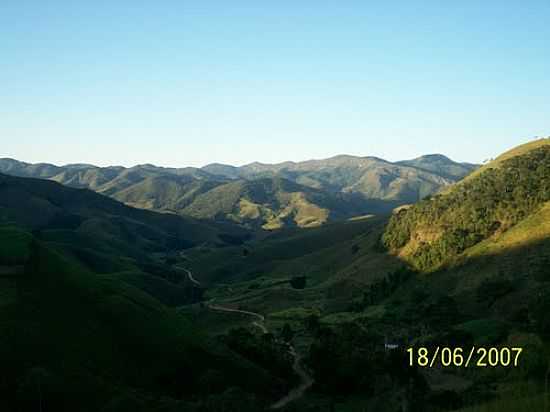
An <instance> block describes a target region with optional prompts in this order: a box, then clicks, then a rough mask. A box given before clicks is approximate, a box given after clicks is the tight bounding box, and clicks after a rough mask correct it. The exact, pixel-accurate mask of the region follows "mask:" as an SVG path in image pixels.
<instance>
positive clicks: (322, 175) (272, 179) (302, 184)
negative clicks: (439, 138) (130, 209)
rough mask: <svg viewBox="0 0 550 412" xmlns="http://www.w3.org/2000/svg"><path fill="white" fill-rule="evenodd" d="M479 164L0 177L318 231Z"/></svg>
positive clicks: (312, 164)
mask: <svg viewBox="0 0 550 412" xmlns="http://www.w3.org/2000/svg"><path fill="white" fill-rule="evenodd" d="M476 168H477V166H476V165H474V164H469V163H457V162H454V161H452V160H450V159H449V158H447V157H445V156H443V155H427V156H422V157H419V158H417V159H413V160H408V161H401V162H394V163H392V162H388V161H386V160H383V159H379V158H376V157H356V156H348V155H340V156H335V157H332V158H329V159H323V160H309V161H304V162H284V163H279V164H262V163H251V164H248V165H245V166H241V167H235V166H229V165H223V164H209V165H207V166H204V167H202V168H193V167H186V168H164V167H158V166H154V165H149V164H145V165H138V166H134V167H130V168H125V167H121V166H111V167H97V166H93V165H87V164H70V165H65V166H55V165H51V164H46V163H40V164H29V163H24V162H21V161H17V160H13V159H0V172H1V173H5V174H9V175H13V176H19V177H35V178H42V179H49V180H54V181H56V182H59V183H62V184H64V185H67V186H70V187H74V188H87V189H91V190H94V191H96V192H98V193H101V194H104V195H107V196H110V197H112V198H114V199H116V200H119V201H121V202H124V203H126V204H127V205H130V206H134V207H138V208H142V209H150V210H155V211H162V212H171V213H177V214H181V215H188V216H192V217H196V218H206V219H215V220H219V221H230V222H237V223H240V224H243V225H245V226H248V227H252V228H259V227H263V228H264V229H276V228H280V227H288V226H299V227H311V226H318V225H321V224H323V223H325V222H328V221H334V220H341V219H345V218H350V217H353V216H357V215H363V214H369V213H377V214H378V213H388V212H389V211H390V210H392V209H393V208H394V207H396V206H399V205H402V204H408V203H413V202H416V201H418V200H420V199H422V198H424V197H426V196H428V195H431V194H433V193H436V192H438V191H440V190H441V189H442V188H443V187H446V186H448V185H450V184H452V183H455V182H456V181H458V180H460V179H462V178H463V177H464V176H466V175H468V174H469V173H470V172H471V171H473V170H474V169H476Z"/></svg>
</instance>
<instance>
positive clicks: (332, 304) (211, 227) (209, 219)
mask: <svg viewBox="0 0 550 412" xmlns="http://www.w3.org/2000/svg"><path fill="white" fill-rule="evenodd" d="M549 142H550V140H549V139H543V140H538V141H536V142H532V143H530V144H529V145H527V146H521V147H519V148H516V149H513V150H511V151H510V152H507V153H505V154H503V155H502V156H501V157H497V158H496V159H495V160H494V161H493V162H492V163H488V164H486V165H484V166H482V167H481V168H480V169H478V170H476V171H474V172H473V173H472V174H470V175H468V176H467V177H466V178H465V179H463V180H458V178H456V179H457V181H456V183H454V184H453V185H450V186H449V185H447V184H445V185H443V186H441V187H439V189H438V191H437V192H432V193H430V194H429V195H427V196H426V197H425V198H424V199H422V200H419V201H418V202H415V203H414V204H410V205H408V206H406V207H398V208H396V209H395V210H393V211H390V212H389V213H386V212H385V213H380V212H379V213H369V214H366V213H363V212H365V210H358V212H361V213H358V214H357V215H355V214H353V215H354V216H355V218H351V217H352V216H350V215H347V214H346V213H342V214H341V215H335V216H338V218H335V220H330V219H329V220H327V221H324V222H322V224H314V225H308V224H304V225H300V224H289V225H286V224H285V225H281V226H277V227H272V226H268V227H264V228H263V229H262V225H259V226H258V225H257V224H251V223H250V222H248V223H247V222H238V221H233V222H231V219H227V218H223V219H217V218H215V215H208V216H206V215H205V216H203V217H201V218H200V219H199V218H197V217H196V216H195V217H194V216H193V215H194V214H190V215H187V214H185V213H176V212H170V213H167V212H166V211H164V212H163V213H159V212H158V211H155V210H145V209H148V208H133V207H131V206H129V205H128V204H126V205H125V204H123V203H120V202H119V201H117V200H115V199H112V198H111V197H110V196H105V195H104V194H101V191H98V192H99V193H96V192H95V191H91V190H89V189H88V188H74V187H70V186H71V185H62V184H60V183H58V182H55V181H52V179H51V178H49V177H47V176H48V174H51V173H53V172H51V171H49V172H47V170H48V168H45V169H44V170H46V171H44V170H43V169H41V168H38V170H42V171H41V172H40V173H41V174H42V178H32V177H21V176H8V175H5V174H3V175H0V240H1V245H2V248H1V250H0V286H1V293H0V331H1V333H2V336H3V337H4V339H2V341H1V342H0V360H1V361H2V362H3V365H5V370H6V371H7V374H6V375H5V376H6V377H8V378H3V380H0V394H1V395H2V396H1V397H0V399H2V400H1V401H0V407H2V408H3V410H8V411H11V410H14V411H15V410H18V411H19V410H24V411H26V410H29V411H30V410H34V409H35V407H36V405H37V404H46V405H48V406H47V408H48V410H55V409H57V410H63V409H66V408H71V409H73V410H90V411H92V410H106V411H107V410H117V411H118V410H121V411H122V410H133V411H159V412H160V411H180V410H188V411H197V412H199V411H200V412H203V411H207V412H217V411H227V410H229V411H233V410H234V411H245V412H246V411H261V410H270V409H276V410H282V411H312V412H313V411H327V412H329V411H342V412H344V411H345V412H347V411H350V412H355V411H357V412H360V411H363V410H377V411H381V412H385V411H387V412H393V411H396V410H399V408H401V410H403V408H404V409H405V410H409V411H428V412H431V411H433V412H439V411H473V410H476V411H480V412H485V411H489V410H493V409H491V408H493V407H494V405H501V406H500V408H502V409H499V410H502V411H505V412H506V411H508V410H514V409H506V406H502V405H503V402H504V404H505V405H516V404H518V402H523V403H525V404H529V403H532V404H534V405H537V404H539V403H540V399H541V397H542V396H543V395H544V391H545V386H544V385H545V382H546V380H547V377H548V370H549V365H550V364H549V363H548V359H549V358H548V354H549V353H550V352H548V349H549V348H550V346H549V345H548V342H549V341H548V336H549V335H548V333H549V332H550V328H549V326H548V319H547V313H548V309H549V308H550V307H549V306H548V302H550V300H549V299H548V297H549V296H550V295H549V293H550V289H548V281H549V280H550V277H549V274H550V272H549V262H550V243H549V242H550V228H549V227H548V221H549V218H548V217H549V210H550V209H549V206H548V205H549V202H550V175H549V171H550V162H549V159H550V143H549ZM348 160H349V159H348ZM441 162H443V165H442V164H441ZM306 163H307V162H306ZM413 163H414V165H413V166H409V165H407V166H406V167H421V168H422V169H423V170H430V168H431V169H433V170H435V171H437V172H438V173H443V172H442V167H444V166H445V165H446V164H447V163H446V161H445V159H443V158H441V157H436V158H428V159H427V160H426V159H424V160H417V161H415V162H413ZM80 167H84V166H79V168H80ZM304 168H305V169H307V170H309V168H311V165H309V164H306V165H290V166H289V165H286V164H285V165H279V166H277V167H275V166H270V167H267V166H265V165H264V166H262V165H255V166H254V167H252V166H251V167H248V168H245V169H244V170H246V173H254V174H260V175H262V177H260V178H258V179H256V178H254V179H251V180H246V181H241V180H236V181H233V180H231V182H228V183H224V184H222V185H221V186H216V188H219V187H223V186H224V185H230V187H233V186H231V185H236V187H239V188H243V187H248V188H251V187H255V189H254V190H252V189H246V190H252V192H246V193H249V194H248V195H247V196H258V199H260V198H261V199H263V200H262V202H265V203H262V204H263V205H264V206H262V207H267V206H265V205H268V204H269V202H271V201H272V200H271V199H272V196H275V197H277V196H282V197H281V199H282V198H283V197H284V196H283V195H282V194H281V193H283V192H284V193H297V190H298V189H299V190H302V191H304V193H306V192H307V191H306V190H305V189H303V187H302V186H297V185H299V184H298V183H294V182H293V181H291V180H287V179H286V178H282V177H280V176H276V177H270V178H268V180H265V179H266V178H265V177H263V174H265V173H268V172H269V173H275V172H276V173H280V172H281V170H284V173H290V172H295V171H296V170H301V169H304ZM456 168H458V169H456ZM35 169H36V168H35ZM35 169H33V170H35ZM205 169H206V170H205V171H204V173H210V172H209V171H208V170H210V171H212V170H215V171H216V172H217V173H218V176H222V177H223V178H224V179H235V176H239V174H240V173H244V172H243V171H240V169H227V168H225V167H221V166H216V167H208V168H205ZM433 170H432V171H433ZM463 171H464V170H463V169H461V168H460V167H458V166H456V165H454V166H453V168H450V169H446V171H445V174H446V177H445V178H446V179H450V178H451V177H452V176H457V175H460V174H461V173H463ZM54 172H58V170H57V169H56V170H55V171H54ZM18 173H19V174H22V173H23V172H18ZM35 173H38V172H36V171H35ZM174 173H175V172H174ZM193 173H194V174H195V176H197V175H199V173H201V172H199V171H197V170H193ZM222 173H223V174H224V175H222ZM281 173H282V172H281ZM308 173H310V172H308ZM430 173H431V172H430ZM174 175H175V174H174ZM311 176H312V175H311V174H310V175H309V177H311ZM44 177H45V178H44ZM50 177H51V176H50ZM54 180H55V179H54ZM302 180H303V178H302ZM266 185H267V186H266ZM274 188H277V191H278V192H277V194H276V195H274V192H273V190H274ZM213 190H215V189H213ZM239 190H240V189H239ZM279 190H280V191H279ZM308 190H309V189H308ZM311 190H319V189H311ZM215 193H216V195H215V196H216V197H218V196H219V197H221V200H220V201H221V202H222V203H223V202H225V201H227V202H228V204H229V205H234V204H235V201H236V200H235V199H240V200H238V202H241V203H242V202H243V199H250V198H251V197H241V196H242V192H240V191H237V192H235V193H234V192H233V191H230V192H226V191H225V190H220V191H217V192H215ZM308 193H310V192H308ZM311 193H318V192H314V191H312V192H311ZM311 193H310V194H311ZM331 193H333V194H334V192H331ZM334 195H335V196H336V194H334ZM232 196H234V197H232ZM311 196H313V195H311ZM226 197H229V198H230V199H229V200H227V199H226ZM197 199H198V200H196V201H198V202H199V203H195V205H201V204H202V203H200V202H201V200H200V196H198V197H197ZM323 199H324V200H323V201H326V199H327V197H324V198H323ZM342 199H343V198H342ZM378 200H380V201H386V200H387V199H386V200H384V199H378ZM417 200H418V199H417ZM246 201H248V202H250V200H246ZM400 202H401V201H399V202H397V203H396V204H397V205H400V204H401V203H400ZM210 203H215V202H213V201H211V200H208V201H205V203H204V204H202V205H203V206H200V207H199V206H196V207H197V210H200V211H207V210H208V208H207V206H208V205H210ZM366 203H367V204H368V201H366ZM319 204H322V202H321V201H319ZM231 207H232V206H231ZM231 207H228V208H227V209H224V210H227V211H232V210H234V209H231ZM247 207H252V206H250V205H249V204H248V205H247ZM332 207H333V209H331V210H338V209H337V208H336V206H332ZM38 210H40V213H37V211H38ZM308 210H309V209H308ZM231 213H232V212H231ZM251 213H252V212H251ZM312 213H313V212H312ZM333 213H335V212H333ZM297 216H300V212H296V214H294V218H296V217H297ZM279 217H280V215H279ZM261 222H263V220H262V221H261ZM295 223H296V221H295ZM264 225H265V224H264ZM21 326H24V327H21ZM388 343H390V345H388ZM444 345H448V346H453V347H468V346H471V345H474V346H476V347H479V346H487V347H490V346H496V347H500V346H506V345H515V346H520V347H522V348H523V349H524V355H522V359H521V362H520V363H519V364H518V367H517V368H489V369H479V368H478V369H475V370H474V369H469V370H466V369H461V368H442V367H435V368H419V367H410V366H408V363H407V362H408V361H407V355H406V348H409V347H428V348H431V347H436V346H444ZM60 360H63V361H62V362H61V361H60ZM37 385H39V386H40V391H37V389H36V388H37ZM67 388H70V391H68V390H67ZM68 393H70V394H71V395H70V396H68V395H67V394H68ZM85 396H93V399H94V401H93V402H89V403H86V404H83V403H82V401H81V400H82V399H83V397H85ZM510 407H512V406H510ZM15 408H17V409H15Z"/></svg>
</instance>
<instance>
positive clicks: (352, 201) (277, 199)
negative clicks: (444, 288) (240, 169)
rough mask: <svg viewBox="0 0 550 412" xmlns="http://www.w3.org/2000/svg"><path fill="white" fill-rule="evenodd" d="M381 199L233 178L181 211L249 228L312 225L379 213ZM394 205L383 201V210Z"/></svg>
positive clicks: (276, 181)
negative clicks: (368, 199) (373, 200)
mask: <svg viewBox="0 0 550 412" xmlns="http://www.w3.org/2000/svg"><path fill="white" fill-rule="evenodd" d="M383 204H384V202H369V201H365V200H364V199H362V198H358V197H356V196H352V195H345V194H333V193H330V192H324V191H321V190H318V189H312V188H309V187H306V186H302V185H299V184H297V183H294V182H292V181H290V180H287V179H282V178H278V177H275V178H258V179H255V180H237V181H234V182H230V183H226V184H223V185H220V186H218V187H216V188H214V189H213V190H210V191H208V192H206V193H203V194H200V195H198V196H197V197H196V199H195V200H194V201H193V203H191V204H190V205H189V206H188V207H186V208H185V209H184V211H183V213H184V214H188V215H190V216H193V217H197V218H207V219H218V220H220V219H221V220H228V221H233V222H236V223H240V224H244V225H246V226H250V227H256V228H257V227H260V226H261V227H262V228H264V229H279V228H281V227H292V226H298V227H313V226H319V225H322V224H324V223H326V222H329V221H334V220H342V219H345V218H348V217H351V216H356V215H361V214H365V213H368V212H369V211H370V212H374V211H376V212H379V211H380V209H382V208H383ZM393 205H394V204H393V203H391V202H387V203H386V204H385V207H386V209H385V210H387V209H388V208H389V207H391V206H393Z"/></svg>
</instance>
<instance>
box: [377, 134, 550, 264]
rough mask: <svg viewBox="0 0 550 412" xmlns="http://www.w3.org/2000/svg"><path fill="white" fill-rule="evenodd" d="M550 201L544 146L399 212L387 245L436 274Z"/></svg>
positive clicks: (510, 156)
mask: <svg viewBox="0 0 550 412" xmlns="http://www.w3.org/2000/svg"><path fill="white" fill-rule="evenodd" d="M528 148H529V149H530V150H529V149H528ZM549 200H550V145H549V144H548V140H544V141H538V142H536V143H535V144H531V145H529V146H522V147H520V148H518V149H516V150H514V151H512V152H509V153H507V154H505V155H503V156H501V157H499V158H497V160H496V161H495V162H493V163H491V164H489V165H486V166H484V167H483V168H482V170H480V171H479V172H476V173H475V175H473V176H471V177H469V178H468V179H466V180H465V181H463V182H461V183H460V184H458V185H456V186H455V187H453V188H452V189H450V190H449V191H448V192H446V193H444V194H440V195H435V196H433V197H431V198H430V199H427V200H424V201H422V202H419V203H418V204H417V205H414V206H413V207H410V208H407V209H401V210H400V211H399V212H396V213H395V214H394V216H393V217H392V219H391V220H390V223H389V225H388V229H387V231H386V233H385V234H384V243H385V244H386V246H387V247H388V248H390V249H391V250H393V251H396V252H397V251H398V252H399V255H400V256H401V257H403V258H405V259H406V260H407V261H409V262H410V263H411V264H413V265H414V266H415V267H417V268H419V269H422V270H429V269H433V268H437V267H438V266H439V265H441V264H444V263H445V262H447V261H448V260H449V259H452V258H454V257H456V256H458V255H460V254H461V253H463V252H464V251H465V250H467V249H468V248H470V247H472V246H474V245H476V244H477V243H479V242H481V241H483V240H484V239H488V238H492V239H498V237H499V236H501V235H502V234H504V233H505V232H506V231H507V230H509V229H510V228H512V227H514V225H516V224H517V223H519V222H520V221H522V220H523V219H525V218H526V217H529V216H530V215H531V214H533V213H536V212H537V211H538V210H539V209H540V208H541V207H543V205H544V204H545V202H547V201H549Z"/></svg>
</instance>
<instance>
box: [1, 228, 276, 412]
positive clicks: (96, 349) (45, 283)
mask: <svg viewBox="0 0 550 412" xmlns="http://www.w3.org/2000/svg"><path fill="white" fill-rule="evenodd" d="M17 232H19V233H17ZM14 236H15V237H17V238H24V239H29V238H30V235H29V234H28V233H25V232H24V231H21V230H19V231H18V230H17V229H16V228H14V227H10V228H9V229H4V228H0V245H2V246H1V247H0V249H1V250H2V251H3V252H5V251H6V249H5V248H4V245H7V241H8V240H10V239H13V238H14ZM31 239H32V238H31ZM19 249H20V250H19V251H20V255H19V256H20V257H27V263H26V270H25V273H24V274H21V275H20V276H19V279H18V281H17V283H11V284H10V290H11V291H12V292H15V291H16V292H17V293H12V294H11V295H12V296H11V298H10V299H9V300H6V296H5V295H7V292H8V290H6V289H3V290H2V294H0V333H1V335H2V337H3V339H2V343H0V360H1V361H2V364H3V369H4V376H7V377H9V378H8V379H7V380H6V379H4V380H0V394H2V401H0V406H2V405H3V402H5V403H6V404H7V405H8V406H6V407H7V408H8V409H7V410H10V409H9V405H11V404H12V403H10V402H13V404H17V405H19V407H23V405H25V402H26V400H27V401H29V402H31V403H34V402H35V401H33V399H37V395H38V394H37V393H36V390H35V388H34V387H31V388H30V389H29V388H27V389H25V388H26V387H25V386H24V385H25V384H24V382H26V381H27V380H29V379H31V381H32V379H35V378H32V376H33V374H34V373H35V372H34V371H35V370H36V368H40V370H44V371H45V372H44V373H45V376H47V377H51V378H44V380H45V381H46V380H47V381H48V382H50V379H51V383H46V382H44V385H45V386H44V389H43V390H44V393H43V396H44V399H45V401H46V402H47V405H48V406H49V407H50V408H57V410H60V409H59V408H60V407H61V405H62V404H63V405H65V406H64V407H67V408H68V407H71V408H72V409H73V410H75V408H76V409H78V410H94V411H95V410H100V409H101V407H102V406H103V405H105V403H106V402H108V401H109V400H110V399H113V398H116V397H118V396H121V395H123V394H129V393H134V392H133V389H131V388H134V389H138V392H139V394H140V395H137V396H138V397H145V398H151V399H154V398H155V397H158V396H160V395H163V396H165V397H184V398H186V399H188V400H193V399H197V398H200V396H203V395H201V393H202V394H204V388H202V387H200V386H199V385H200V382H201V376H202V375H203V374H205V373H209V372H208V371H209V370H216V371H218V372H217V373H221V374H222V376H223V377H224V378H223V379H224V382H226V384H227V385H229V386H241V387H242V388H244V389H245V390H247V391H250V392H255V393H258V394H263V395H262V396H265V395H269V394H271V393H273V392H274V391H275V392H276V388H277V385H279V383H278V381H277V379H276V378H274V377H272V376H270V375H269V373H267V372H266V371H264V370H263V369H261V368H258V367H257V366H255V365H253V364H252V363H250V362H248V361H246V360H245V359H242V358H240V357H239V356H237V355H235V354H233V353H232V352H231V351H229V350H228V349H227V348H225V347H223V346H220V345H219V344H218V343H216V344H214V342H210V341H208V340H207V339H206V338H205V336H204V335H203V334H202V333H201V332H200V330H198V329H196V327H195V326H193V325H192V323H191V322H190V320H189V318H188V317H187V316H184V315H182V314H180V313H178V312H177V311H175V310H174V309H170V308H168V307H166V306H164V305H163V304H161V303H160V302H159V301H157V300H156V299H154V298H152V297H151V296H150V295H149V294H147V293H144V292H143V291H141V290H140V289H138V288H136V287H134V286H131V285H130V284H129V283H128V282H126V281H123V280H125V279H124V278H125V277H127V276H128V274H107V275H97V274H94V273H92V272H90V271H89V270H87V269H86V268H85V267H83V266H82V265H81V264H80V263H79V262H78V261H77V260H75V259H74V258H72V257H71V256H70V255H64V254H63V253H61V252H59V251H53V250H52V249H50V248H49V247H47V246H45V245H44V244H41V243H39V242H37V241H36V240H32V241H31V242H30V243H26V246H22V247H21V248H19ZM2 286H5V285H4V284H3V283H2ZM16 326H17V327H16ZM22 382H23V383H22ZM31 383H32V382H31ZM11 385H16V386H15V388H16V389H17V385H19V389H17V390H25V391H26V392H25V395H24V396H23V397H20V398H19V399H18V400H16V399H15V398H13V396H14V394H15V392H16V391H17V390H16V391H15V392H13V388H14V387H13V386H11ZM61 388H63V389H61ZM59 390H61V391H62V392H60V393H62V394H64V395H63V396H61V397H60V395H56V393H58V392H57V391H59ZM4 391H7V392H4ZM3 392H4V393H3ZM8 392H12V393H10V394H9V395H8V394H7V393H8ZM132 396H134V395H132ZM84 399H85V400H86V401H85V402H83V400H84ZM174 402H175V401H174ZM4 406H5V405H4ZM155 407H156V406H155ZM25 410H26V409H25ZM148 410H149V409H148ZM150 410H154V408H152V409H150Z"/></svg>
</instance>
